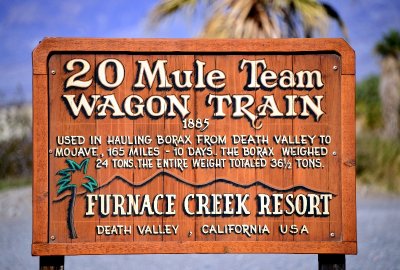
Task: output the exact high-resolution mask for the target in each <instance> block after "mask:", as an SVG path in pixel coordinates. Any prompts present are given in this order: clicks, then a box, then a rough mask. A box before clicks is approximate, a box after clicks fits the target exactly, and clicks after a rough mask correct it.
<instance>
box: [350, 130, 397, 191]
mask: <svg viewBox="0 0 400 270" xmlns="http://www.w3.org/2000/svg"><path fill="white" fill-rule="evenodd" d="M357 176H358V180H359V181H360V182H361V183H365V184H373V185H378V186H381V187H383V188H384V189H386V190H388V191H391V192H395V193H400V141H399V140H388V139H382V138H380V137H379V136H377V135H374V134H363V135H360V136H358V138H357Z"/></svg>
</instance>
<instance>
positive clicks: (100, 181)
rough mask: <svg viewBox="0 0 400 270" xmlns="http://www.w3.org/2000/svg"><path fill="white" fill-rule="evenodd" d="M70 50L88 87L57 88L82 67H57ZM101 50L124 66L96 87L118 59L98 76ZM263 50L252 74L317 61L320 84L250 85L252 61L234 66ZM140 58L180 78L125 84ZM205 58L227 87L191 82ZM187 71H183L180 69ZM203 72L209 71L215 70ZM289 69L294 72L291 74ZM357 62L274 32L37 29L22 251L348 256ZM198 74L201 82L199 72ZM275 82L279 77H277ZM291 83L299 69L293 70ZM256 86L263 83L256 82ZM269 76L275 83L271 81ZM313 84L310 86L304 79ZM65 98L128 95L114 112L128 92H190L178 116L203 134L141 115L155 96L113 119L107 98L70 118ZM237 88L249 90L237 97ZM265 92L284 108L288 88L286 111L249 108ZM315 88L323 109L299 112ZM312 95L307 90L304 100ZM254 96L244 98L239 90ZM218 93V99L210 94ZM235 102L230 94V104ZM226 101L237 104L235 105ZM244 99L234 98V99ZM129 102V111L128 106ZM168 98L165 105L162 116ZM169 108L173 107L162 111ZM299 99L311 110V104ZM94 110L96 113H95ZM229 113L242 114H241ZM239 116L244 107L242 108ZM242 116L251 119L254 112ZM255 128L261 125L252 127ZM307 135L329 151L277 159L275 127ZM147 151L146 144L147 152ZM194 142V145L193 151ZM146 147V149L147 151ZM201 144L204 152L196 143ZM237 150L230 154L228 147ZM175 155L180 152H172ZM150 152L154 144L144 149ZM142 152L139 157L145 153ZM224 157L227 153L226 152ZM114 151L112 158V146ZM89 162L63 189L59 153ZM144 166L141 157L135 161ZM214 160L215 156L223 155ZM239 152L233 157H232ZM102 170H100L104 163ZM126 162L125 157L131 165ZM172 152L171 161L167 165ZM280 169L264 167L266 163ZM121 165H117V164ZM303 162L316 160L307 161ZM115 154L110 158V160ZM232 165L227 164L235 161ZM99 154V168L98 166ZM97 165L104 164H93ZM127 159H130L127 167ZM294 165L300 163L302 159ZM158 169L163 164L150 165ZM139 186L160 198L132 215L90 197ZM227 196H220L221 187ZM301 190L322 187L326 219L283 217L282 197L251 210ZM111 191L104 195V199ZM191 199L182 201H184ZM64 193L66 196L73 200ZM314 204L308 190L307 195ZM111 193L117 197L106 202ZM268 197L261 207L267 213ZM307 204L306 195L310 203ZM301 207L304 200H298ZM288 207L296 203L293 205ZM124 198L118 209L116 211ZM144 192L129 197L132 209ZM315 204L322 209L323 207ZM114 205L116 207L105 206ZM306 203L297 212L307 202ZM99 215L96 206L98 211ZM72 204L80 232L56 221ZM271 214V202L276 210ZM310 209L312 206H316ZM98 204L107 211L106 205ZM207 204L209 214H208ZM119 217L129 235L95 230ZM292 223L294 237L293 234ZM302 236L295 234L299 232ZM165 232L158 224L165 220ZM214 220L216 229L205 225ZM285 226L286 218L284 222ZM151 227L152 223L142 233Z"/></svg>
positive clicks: (336, 47)
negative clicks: (56, 34)
mask: <svg viewBox="0 0 400 270" xmlns="http://www.w3.org/2000/svg"><path fill="white" fill-rule="evenodd" d="M72 59H84V60H86V61H87V63H88V65H90V69H89V70H88V72H86V73H85V74H84V75H82V76H79V77H78V78H77V80H81V81H89V80H92V83H91V84H90V85H89V86H88V87H84V88H79V87H71V88H66V80H67V79H68V78H70V77H71V76H72V74H75V73H76V72H77V71H79V70H81V69H82V64H76V65H74V70H73V71H69V70H68V68H67V66H66V65H67V63H68V62H69V61H70V60H72ZM107 59H115V60H117V61H118V62H119V63H121V64H122V66H123V71H124V73H123V76H124V77H123V80H122V82H121V83H120V84H119V85H118V86H117V87H106V86H104V85H103V84H104V83H102V80H105V81H106V82H108V83H111V84H112V83H113V82H116V80H117V79H118V76H120V75H121V74H118V67H117V66H116V65H114V64H107V65H106V66H105V71H104V78H101V76H100V75H99V73H101V70H100V68H99V66H100V65H101V63H103V62H104V61H106V60H107ZM244 59H246V60H248V61H256V60H264V61H265V63H266V67H265V68H264V69H263V65H262V64H259V65H258V66H257V68H256V72H257V74H258V75H259V74H261V72H262V71H263V70H265V69H268V70H272V71H274V72H275V73H276V74H278V75H279V73H280V72H281V71H283V70H287V71H290V72H292V73H293V74H296V73H297V72H300V71H319V72H320V73H321V74H322V81H323V84H324V85H323V87H313V88H312V89H306V88H304V87H303V88H302V87H296V86H290V87H287V88H282V87H279V86H277V87H274V88H271V89H267V88H263V87H261V88H260V89H257V90H255V89H248V86H249V74H250V72H251V70H250V65H244V66H243V67H244V68H240V65H241V62H242V61H243V60H244ZM146 60H147V61H148V63H150V67H154V65H155V63H156V61H157V60H165V61H166V62H165V69H166V71H167V76H168V77H167V79H168V81H169V82H172V81H173V79H174V76H175V75H173V73H172V72H173V71H192V73H188V74H191V82H192V84H193V85H192V86H190V87H178V86H176V85H172V87H170V88H168V89H162V87H160V86H157V83H158V82H159V79H160V78H159V77H157V76H155V78H154V82H153V84H152V85H150V84H151V82H150V81H149V80H147V81H146V80H143V83H144V84H145V87H144V88H141V87H136V86H135V84H136V83H137V82H138V80H139V78H138V74H139V73H140V70H139V69H140V64H139V63H140V62H141V61H146ZM199 62H200V63H205V66H204V70H203V74H201V75H203V76H207V75H208V74H210V73H212V72H213V70H219V71H222V72H223V74H224V76H225V79H223V80H219V81H215V83H216V84H217V85H219V84H222V83H225V86H224V87H221V88H213V87H212V86H210V85H206V86H205V87H198V88H196V87H195V84H196V82H197V81H198V80H199V78H198V77H196V76H195V75H194V74H195V73H196V70H197V69H196V67H197V66H196V63H197V64H198V63H199ZM188 74H186V75H188ZM214 76H217V75H215V74H214ZM294 76H295V75H294ZM354 77H355V70H354V51H353V50H352V49H351V48H350V47H349V46H348V45H347V43H346V42H345V41H343V40H341V39H279V40H207V39H205V40H204V39H200V40H198V39H193V40H179V39H178V40H170V39H157V40H155V39H148V40H147V39H64V38H46V39H44V40H43V41H42V42H41V44H40V45H39V46H38V47H37V48H36V49H35V51H34V52H33V116H34V119H33V123H34V124H33V139H34V145H33V147H34V159H33V162H34V163H33V164H34V168H33V240H32V254H33V255H40V256H49V255H80V254H149V253H318V254H329V253H333V254H355V253H356V252H357V237H356V235H357V231H356V198H355V196H356V195H355V128H354V125H355V113H354V104H355V92H354V91H355V78H354ZM176 78H177V80H178V84H179V83H184V78H185V75H184V74H182V73H180V76H176ZM202 79H203V78H202ZM278 80H279V79H278ZM296 80H297V81H298V80H299V78H297V79H296ZM258 83H260V80H258ZM268 83H272V80H270V81H268ZM313 83H316V79H315V78H314V80H313ZM64 95H75V97H74V100H75V102H77V101H78V99H79V98H80V97H81V96H84V97H86V98H87V100H88V101H90V100H91V99H90V98H96V97H97V96H100V97H99V99H98V101H97V102H96V106H98V105H99V104H101V103H102V102H104V100H105V97H107V96H109V95H114V97H115V100H116V102H117V103H118V104H119V106H120V109H121V110H122V111H124V110H125V111H126V110H127V109H131V110H132V111H133V112H135V108H134V107H132V106H134V105H135V104H136V103H137V100H136V101H135V102H132V103H129V104H128V106H130V107H129V108H126V107H125V108H124V105H123V104H124V101H125V100H126V99H127V97H129V96H131V95H135V97H137V96H138V97H140V98H141V99H143V101H144V102H146V101H147V100H149V99H151V98H154V96H157V97H158V99H159V100H165V101H166V102H167V103H168V101H169V98H170V97H171V96H172V95H174V96H175V97H177V98H178V100H179V101H180V102H183V96H185V95H188V96H189V98H188V100H187V104H188V105H187V109H188V111H189V114H188V116H187V117H185V118H184V119H186V120H188V119H193V120H194V121H196V119H201V120H204V119H207V120H208V121H209V125H208V127H207V128H206V129H205V130H200V129H198V128H185V126H186V125H187V123H184V121H183V118H181V117H180V116H179V114H177V115H169V116H166V114H163V115H160V116H154V115H153V116H151V115H150V113H149V110H150V111H154V112H157V111H159V110H161V109H162V107H163V104H161V103H160V102H153V103H152V104H150V103H149V104H150V105H149V106H150V107H148V108H146V107H144V114H143V115H139V116H136V117H129V116H128V115H127V114H125V115H120V116H113V115H112V114H113V113H116V112H117V111H116V110H115V108H111V107H112V106H111V107H110V106H109V107H108V108H107V109H106V110H105V112H106V114H107V115H106V116H105V117H103V116H99V115H97V113H98V111H99V110H100V109H99V107H97V108H96V107H95V109H94V113H93V114H92V115H90V116H87V115H85V114H84V113H83V110H82V109H81V111H80V113H79V115H78V116H76V117H74V116H73V115H72V113H71V112H70V110H69V109H68V107H69V105H68V103H67V101H66V98H65V97H63V96H64ZM210 95H218V96H221V95H229V97H230V98H231V99H232V100H231V102H228V100H225V101H223V102H222V108H223V109H224V113H225V114H226V115H225V116H223V117H217V114H216V111H215V106H213V105H211V104H208V103H207V100H210ZM237 95H247V96H246V97H242V99H235V96H237ZM267 95H268V96H271V95H272V96H273V98H274V100H275V101H276V105H277V107H278V108H279V110H280V111H282V112H283V113H284V114H285V113H288V112H287V111H286V109H287V108H288V102H289V101H288V97H289V96H290V97H295V102H296V103H295V106H294V109H295V112H296V113H297V115H295V116H292V117H286V116H285V117H268V116H267V117H262V116H260V113H261V112H260V108H259V107H258V106H259V105H260V104H262V102H263V98H264V96H267ZM317 95H318V96H323V98H322V100H321V109H322V111H323V115H322V116H321V118H320V119H318V120H317V119H316V116H314V115H313V114H310V115H308V116H305V117H304V116H300V114H301V113H302V112H304V111H305V110H306V109H307V108H306V107H305V105H304V106H301V104H300V103H301V102H300V101H301V97H302V96H309V97H311V99H312V100H314V102H315V98H314V97H315V96H317ZM313 98H314V99H313ZM251 99H253V100H254V104H252V105H251V106H250V105H249V106H248V107H246V103H247V104H249V103H248V102H249V100H251ZM214 102H215V100H214ZM238 103H239V104H238ZM235 106H236V107H235ZM240 106H242V109H243V108H244V109H243V110H241V111H240V112H241V113H242V115H241V116H236V117H234V116H233V115H232V114H233V113H234V112H235V108H239V107H240ZM243 106H244V107H243ZM137 109H138V108H136V110H137ZM170 109H171V108H170V107H168V105H167V107H166V110H167V111H166V113H167V112H168V111H169V110H170ZM172 109H173V108H172ZM308 109H309V108H308ZM96 110H97V111H96ZM240 112H239V114H240ZM247 114H248V115H249V117H247V116H246V115H247ZM250 115H252V116H255V117H258V119H257V121H255V122H253V123H252V121H251V120H250V119H249V118H250ZM254 126H258V127H259V128H254ZM235 135H243V138H248V137H249V136H252V137H256V136H265V137H267V138H268V140H269V142H268V144H264V145H263V144H252V143H249V144H246V143H243V142H242V143H239V144H235V143H233V139H232V136H235ZM301 135H303V136H305V135H307V136H314V138H315V139H314V141H313V143H312V144H311V143H310V140H309V139H306V140H307V143H304V144H303V145H293V146H296V147H300V146H304V147H326V148H327V149H328V153H327V155H326V156H322V157H311V156H308V157H307V156H306V157H297V156H296V155H289V156H285V155H284V154H283V152H282V148H285V147H290V146H291V145H285V144H280V143H276V142H275V141H274V136H286V137H290V138H292V139H293V138H296V137H299V136H301ZM321 135H322V136H329V138H330V142H329V143H323V141H321V139H320V136H321ZM68 136H81V137H82V138H84V139H85V142H84V143H83V144H82V145H60V144H58V143H57V138H60V137H61V138H68ZM94 136H96V137H97V138H100V139H101V143H99V144H94V143H92V142H91V141H90V140H91V139H93V137H94ZM113 136H125V137H130V138H131V139H132V138H134V137H138V136H142V137H144V136H149V137H150V138H151V139H152V140H151V143H149V144H146V145H143V144H132V145H128V144H125V145H123V144H115V145H114V144H112V143H107V139H108V138H111V137H113ZM168 136H177V137H178V138H189V140H190V141H191V142H190V143H187V142H186V143H185V142H183V141H180V142H177V144H175V145H174V144H168V143H167V144H160V143H158V141H157V138H158V137H159V138H163V139H165V137H168ZM211 136H214V138H215V139H219V140H223V139H225V140H226V142H224V143H215V144H213V143H207V138H210V137H211ZM92 147H94V148H96V149H97V150H96V151H97V155H88V156H79V157H72V156H57V153H59V152H57V149H65V148H69V149H74V148H84V149H89V148H92ZM252 147H254V148H256V147H258V148H259V149H262V148H263V149H264V151H266V152H264V153H267V152H268V148H273V156H262V155H261V156H260V155H259V156H257V155H255V156H252V155H250V156H244V155H243V153H245V152H244V151H245V150H244V148H246V149H249V148H252ZM149 148H151V150H150V152H148V151H149ZM196 148H197V150H196ZM154 149H156V150H155V151H156V154H154ZM199 149H201V150H199ZM227 150H229V151H231V152H232V153H233V152H234V151H237V154H236V155H235V154H232V155H227V154H226V151H227ZM121 151H122V152H123V154H121V153H122V152H121ZM130 151H145V152H146V151H147V152H146V153H147V154H143V153H142V154H139V155H128V153H130ZM176 151H182V153H183V154H182V155H181V156H179V155H176ZM193 151H197V153H199V152H201V151H204V153H208V154H207V155H205V156H193V155H190V154H189V153H191V152H193ZM151 152H153V154H151ZM148 153H150V154H149V156H147V155H148ZM223 153H225V154H223ZM119 154H120V155H119ZM86 158H88V160H87V162H88V163H87V164H88V166H87V169H86V170H85V169H84V168H83V167H79V170H77V171H76V172H75V171H73V172H72V173H71V174H70V176H71V183H73V184H75V185H76V186H75V187H76V189H75V191H76V193H73V190H74V188H73V187H71V186H68V187H67V188H66V189H65V190H62V191H61V192H60V187H61V186H60V184H59V181H60V178H61V177H62V174H60V171H61V170H64V169H66V168H68V166H69V164H70V163H68V162H70V161H74V162H76V164H81V165H82V164H84V162H85V159H86ZM177 159H179V160H180V161H182V162H183V161H184V162H187V164H188V168H184V169H180V168H179V167H176V166H171V164H174V163H176V160H177ZM196 159H206V160H207V162H211V163H213V164H214V163H221V162H224V164H225V165H224V166H223V167H222V168H212V166H208V167H207V168H193V167H192V162H193V160H196ZM238 159H242V160H246V161H248V162H250V161H251V162H254V160H255V159H263V160H265V161H266V166H262V167H259V168H255V167H249V168H245V166H236V165H234V164H235V162H238V163H239V161H238ZM311 159H312V160H315V159H319V161H318V162H321V167H319V166H317V167H313V166H308V167H307V166H304V165H303V166H299V164H300V163H301V162H305V163H309V162H310V160H311ZM143 160H145V161H144V162H148V163H151V164H152V166H150V167H146V168H143V166H141V165H139V164H142V162H143ZM223 160H224V161H223ZM234 160H236V161H234ZM104 161H106V162H107V166H104V163H102V162H104ZM128 161H129V162H131V163H128ZM168 161H170V163H169V162H168ZM278 161H279V162H281V163H278V164H280V165H278V166H274V165H273V164H275V165H276V164H277V163H276V162H278ZM124 162H126V163H124ZM312 162H314V161H312ZM119 163H121V164H122V163H124V164H125V165H126V166H125V167H124V168H121V167H120V166H115V164H119ZM238 163H236V164H238ZM96 164H97V165H99V164H100V166H98V167H96ZM102 164H103V165H102ZM128 164H131V165H132V166H128ZM303 164H304V163H303ZM157 165H160V166H157ZM87 176H90V177H92V178H93V179H95V180H96V182H97V187H96V188H94V189H93V190H92V191H89V190H88V188H87V187H86V188H85V185H84V184H85V183H87V182H88V179H89V178H87ZM128 194H129V195H132V196H134V195H140V196H141V198H143V197H144V196H145V195H146V196H148V197H149V198H150V200H152V199H154V198H155V197H157V196H159V195H162V196H163V197H162V198H161V199H160V200H159V201H158V203H156V204H154V205H152V207H153V210H154V209H155V210H157V211H161V212H163V213H164V214H157V213H153V214H152V213H147V214H146V213H143V214H140V215H133V214H131V215H128V214H125V215H124V214H121V211H122V212H123V211H124V210H123V209H122V208H121V207H120V208H118V207H113V204H112V203H111V204H110V209H108V210H109V211H108V214H106V215H102V214H101V213H100V211H101V210H100V209H99V207H100V206H101V196H105V198H109V199H112V198H113V196H114V197H118V196H119V199H120V200H122V199H123V198H125V200H127V197H126V196H127V195H128ZM230 194H231V195H230ZM260 194H261V195H268V196H270V198H273V196H274V195H276V196H279V195H282V197H283V198H285V196H288V195H289V196H294V197H296V196H299V195H300V196H303V195H305V196H306V195H307V194H311V195H319V194H331V195H332V199H331V200H330V201H329V212H330V213H329V215H320V216H318V215H312V214H311V215H310V214H309V215H307V214H304V215H296V214H285V213H284V211H289V210H290V209H289V206H288V205H287V204H285V199H282V200H281V204H280V206H279V202H278V201H276V202H274V203H275V204H277V205H276V207H277V208H276V209H278V208H279V207H281V209H282V211H283V213H282V214H269V215H263V214H258V210H260V201H259V195H260ZM88 195H90V196H97V197H96V198H97V199H96V201H94V207H93V209H94V214H93V215H88V214H87V211H88V207H91V206H89V205H88V204H89V198H88ZM166 195H171V196H172V195H173V196H175V197H174V200H173V210H174V211H175V213H174V214H170V215H166V214H165V212H166V211H167V209H168V208H169V207H171V205H170V204H168V201H167V200H166V199H165V198H166ZM217 195H220V196H221V198H222V197H223V196H224V195H226V196H231V198H235V199H233V200H232V203H231V205H225V204H224V203H223V202H220V205H219V208H220V209H222V211H223V209H228V208H229V209H232V211H233V212H232V213H231V212H230V211H227V212H226V213H225V212H224V211H223V213H222V214H221V213H219V214H218V213H214V214H213V213H204V211H205V210H204V209H205V208H203V213H202V214H200V213H197V214H193V215H191V214H190V213H188V211H189V212H196V207H197V206H198V201H197V200H201V199H204V197H207V201H205V202H204V203H206V204H207V207H208V209H209V210H210V211H211V210H212V209H213V207H214V208H215V207H217V208H218V203H219V202H216V201H213V200H212V198H214V197H212V196H217ZM107 196H108V197H107ZM188 196H192V197H191V198H193V199H191V200H188V201H187V202H188V204H187V205H185V204H184V201H185V199H187V198H188ZM246 196H247V200H246V201H245V207H246V208H247V210H248V211H249V214H245V213H236V212H235V211H237V210H238V208H240V202H238V198H243V197H246ZM72 198H75V199H74V200H72ZM316 200H317V201H318V200H319V199H316ZM117 203H118V202H117ZM274 203H272V202H271V204H272V206H271V211H275V210H274V207H275V205H274ZM316 203H317V202H316ZM303 204H304V202H303ZM303 204H302V203H299V205H298V206H299V207H300V208H301V207H302V206H303ZM125 206H126V205H124V207H125ZM142 206H143V202H142V203H141V204H140V205H139V206H138V207H139V208H141V207H142ZM322 207H323V206H322V205H319V209H322ZM114 208H115V209H117V210H118V209H119V210H118V211H117V212H118V213H116V212H114ZM309 208H310V206H308V208H307V211H309ZM103 210H104V211H106V210H107V209H103ZM71 211H72V212H73V213H72V215H73V227H74V229H75V231H76V234H77V236H76V237H72V234H71V228H70V227H69V226H70V225H68V222H67V219H68V217H70V216H71ZM276 211H277V210H276ZM316 211H317V212H318V210H316ZM106 212H107V211H106ZM211 212H212V211H211ZM115 225H120V226H123V227H124V228H130V231H129V233H113V234H111V235H105V234H104V233H99V231H98V230H99V229H101V228H105V227H106V226H115ZM146 226H150V227H152V229H151V233H143V232H142V233H141V232H140V230H141V228H145V227H146ZM229 226H238V227H240V230H243V226H257V228H260V227H259V226H261V227H262V226H265V227H267V228H268V230H269V232H268V233H254V234H251V235H248V234H246V233H243V232H237V231H236V232H235V231H233V232H232V231H231V232H227V231H226V230H229ZM291 226H295V228H297V231H296V233H290V232H286V233H283V232H282V230H284V229H285V228H286V230H290V228H291ZM304 227H305V228H306V230H307V232H306V233H304V232H300V230H301V229H302V228H304ZM166 228H169V229H166ZM171 228H176V233H171V234H159V233H154V232H156V231H157V230H158V229H161V230H171ZM212 228H214V229H215V230H216V231H218V230H225V232H224V233H222V232H215V233H213V232H212ZM292 229H293V227H292ZM149 230H150V229H149Z"/></svg>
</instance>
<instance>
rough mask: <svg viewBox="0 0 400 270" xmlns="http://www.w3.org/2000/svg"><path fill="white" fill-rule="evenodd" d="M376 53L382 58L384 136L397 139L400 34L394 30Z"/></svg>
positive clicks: (398, 124)
mask: <svg viewBox="0 0 400 270" xmlns="http://www.w3.org/2000/svg"><path fill="white" fill-rule="evenodd" d="M375 51H376V52H377V53H378V54H379V55H380V56H381V79H380V83H379V94H380V97H381V102H382V116H383V121H384V130H383V136H384V137H385V138H388V139H396V138H398V137H399V135H400V132H399V129H400V122H399V114H400V34H399V32H397V31H395V30H392V31H390V32H389V33H387V34H386V35H385V36H384V37H383V39H382V41H380V42H379V43H378V44H377V45H376V47H375Z"/></svg>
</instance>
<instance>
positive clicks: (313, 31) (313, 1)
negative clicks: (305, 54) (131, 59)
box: [151, 0, 347, 38]
mask: <svg viewBox="0 0 400 270" xmlns="http://www.w3.org/2000/svg"><path fill="white" fill-rule="evenodd" d="M200 5H206V7H207V8H209V9H210V11H211V12H209V13H208V14H210V15H209V16H208V17H207V18H206V22H205V25H204V29H203V31H202V33H201V36H202V37H211V38H280V37H314V36H318V35H325V34H326V31H327V28H328V24H329V19H333V20H335V21H337V23H338V25H339V27H340V28H341V30H342V32H343V34H344V35H345V36H346V37H347V30H346V27H345V24H344V22H343V20H342V19H341V18H340V16H339V14H338V13H337V12H336V10H335V9H334V8H333V7H332V6H330V5H328V4H326V3H323V2H320V1H319V0H216V1H210V0H160V2H159V3H158V5H157V6H156V7H155V9H154V10H153V13H152V15H151V18H152V20H153V21H154V22H159V21H160V20H162V19H163V18H165V17H168V16H170V15H173V14H175V13H176V12H178V11H181V10H184V9H194V8H196V7H197V6H200Z"/></svg>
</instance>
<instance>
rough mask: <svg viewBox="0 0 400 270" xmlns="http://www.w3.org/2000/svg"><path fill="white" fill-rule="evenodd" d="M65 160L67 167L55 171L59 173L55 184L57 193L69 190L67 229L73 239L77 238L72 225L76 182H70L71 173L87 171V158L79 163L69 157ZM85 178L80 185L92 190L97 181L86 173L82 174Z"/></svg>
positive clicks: (95, 186)
mask: <svg viewBox="0 0 400 270" xmlns="http://www.w3.org/2000/svg"><path fill="white" fill-rule="evenodd" d="M65 162H66V163H67V164H68V168H65V169H62V170H59V171H58V172H57V175H60V176H61V178H60V179H59V180H58V182H57V186H59V188H58V190H57V195H60V194H61V193H63V192H65V191H66V190H70V191H71V196H70V199H69V204H68V211H67V213H68V214H67V225H68V230H69V234H70V238H72V239H75V238H78V235H77V234H76V231H75V226H74V207H75V200H76V190H77V186H76V184H73V183H71V181H72V175H73V174H74V173H75V172H77V171H81V172H83V173H84V174H86V172H87V168H88V164H89V158H87V159H84V160H83V161H82V162H81V163H80V164H78V163H76V162H75V161H73V160H71V159H67V160H65ZM84 178H85V179H87V180H88V181H87V182H85V183H83V184H82V186H83V187H84V188H85V189H86V190H87V191H89V192H93V191H94V190H95V189H96V188H97V186H98V184H97V181H96V180H95V179H94V178H93V177H91V176H88V175H85V176H84Z"/></svg>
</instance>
